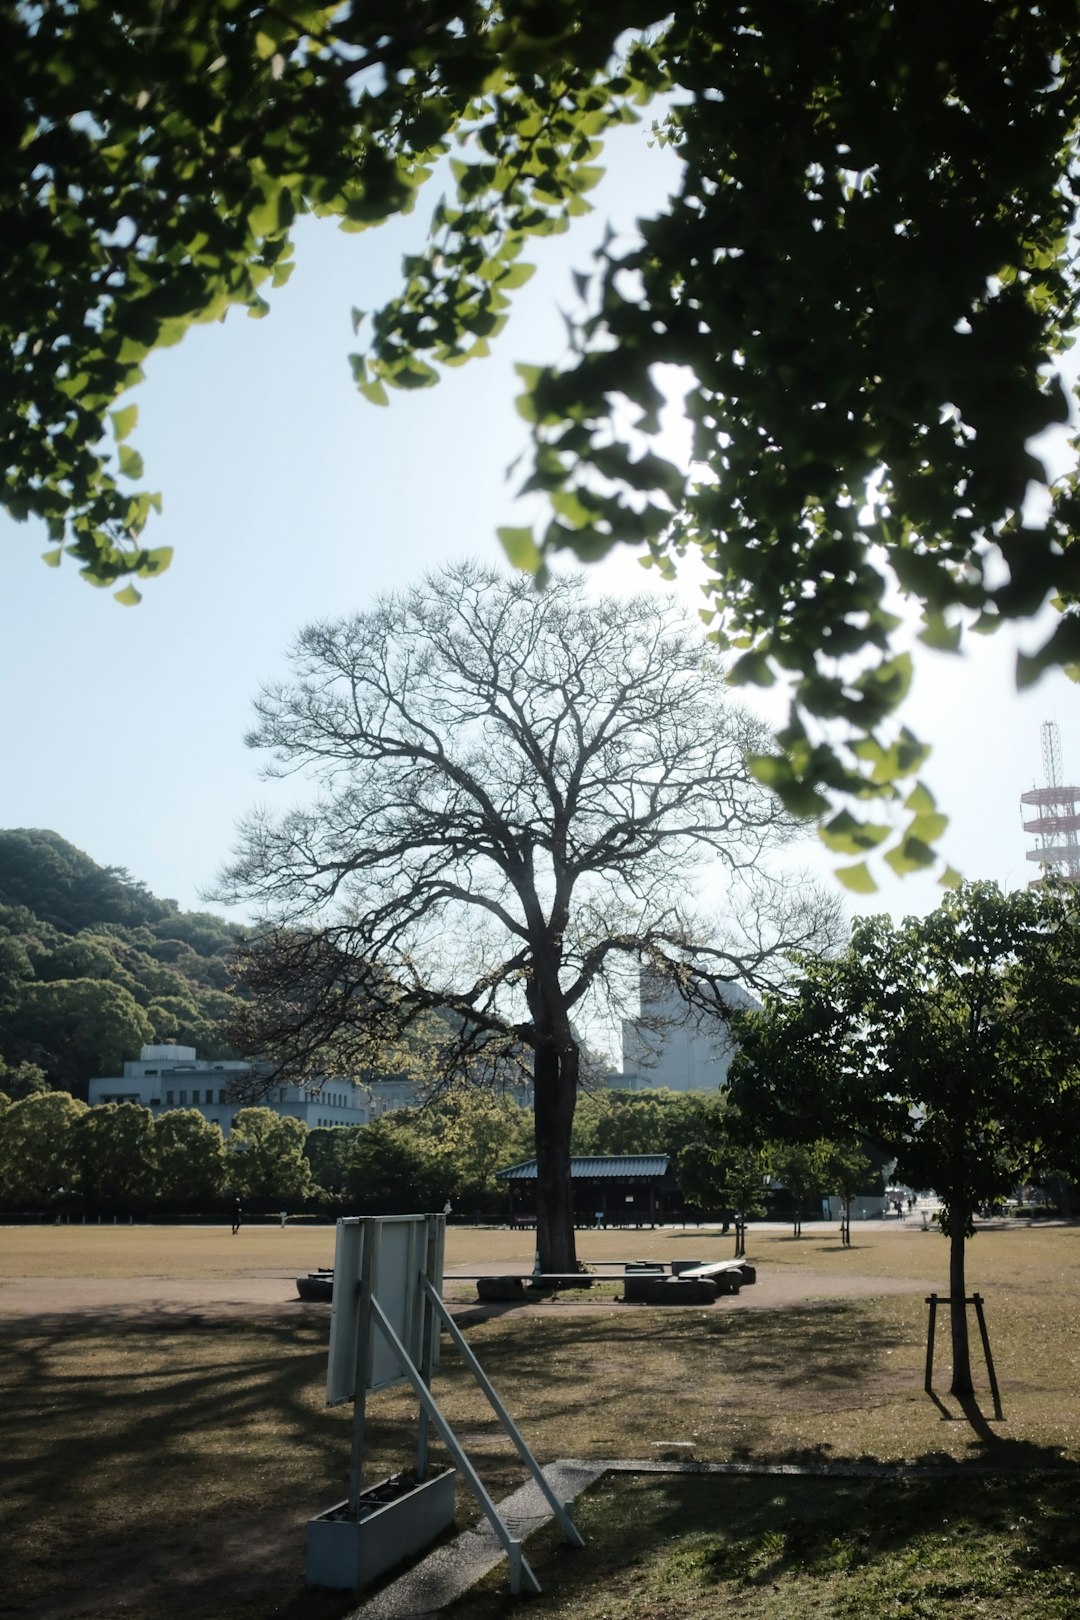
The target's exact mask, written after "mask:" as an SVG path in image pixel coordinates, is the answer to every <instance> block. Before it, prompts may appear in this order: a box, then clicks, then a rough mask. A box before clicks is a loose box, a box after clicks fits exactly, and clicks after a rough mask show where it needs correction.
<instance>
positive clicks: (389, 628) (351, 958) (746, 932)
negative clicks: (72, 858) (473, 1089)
mask: <svg viewBox="0 0 1080 1620" xmlns="http://www.w3.org/2000/svg"><path fill="white" fill-rule="evenodd" d="M293 663H294V668H295V670H296V678H295V681H294V682H293V683H292V684H285V685H281V686H277V687H274V688H271V689H269V690H267V691H266V692H265V693H264V694H263V696H262V697H261V698H260V700H259V702H258V705H257V709H258V716H259V720H258V725H257V727H256V729H255V731H254V732H253V733H252V735H251V737H250V738H249V742H250V743H251V744H252V745H253V746H256V747H260V748H263V749H266V750H267V751H268V752H269V753H270V754H271V756H272V758H273V760H274V762H275V763H274V764H273V766H272V767H271V774H275V773H279V774H284V773H288V774H290V775H292V774H295V773H298V772H307V773H308V774H309V775H310V776H311V777H313V778H314V780H315V781H316V782H317V783H318V784H319V785H320V786H321V788H322V790H323V797H322V798H321V799H320V800H319V801H318V802H316V803H315V804H313V805H312V806H311V807H310V808H307V809H296V810H293V811H290V812H289V813H288V814H287V815H285V816H284V817H283V818H282V820H281V821H280V822H275V821H274V820H273V819H272V818H271V817H270V816H269V815H268V814H267V815H259V816H257V817H255V818H253V819H252V820H251V821H249V822H248V824H247V826H246V828H245V829H244V830H243V836H242V842H241V845H240V848H239V850H238V853H237V856H236V858H235V861H234V864H233V865H232V867H231V868H230V869H229V871H228V872H227V873H226V874H225V876H224V878H223V880H222V884H223V892H224V893H225V894H227V895H229V896H231V897H234V898H237V899H241V898H242V899H243V900H245V901H246V902H248V903H251V902H255V903H261V904H262V906H263V907H264V912H265V914H266V916H267V918H268V926H267V929H266V932H265V934H264V936H263V938H262V939H261V941H259V943H258V944H257V946H255V947H253V948H252V949H251V950H249V951H247V952H246V953H245V955H244V956H243V957H242V960H241V982H242V983H243V984H244V985H245V986H246V988H247V989H248V990H249V992H250V993H251V994H252V996H253V997H254V998H255V1000H254V1001H253V1003H252V1005H251V1007H250V1009H249V1010H248V1012H247V1013H244V1014H242V1015H241V1018H240V1020H239V1022H238V1025H237V1030H236V1033H235V1035H234V1039H236V1040H237V1041H238V1042H239V1043H240V1044H242V1045H243V1047H244V1049H245V1050H247V1051H248V1052H249V1053H251V1054H252V1055H253V1056H266V1057H270V1058H273V1059H275V1060H276V1062H277V1065H278V1069H279V1070H282V1069H285V1070H291V1071H292V1072H293V1073H294V1074H299V1075H303V1076H304V1077H305V1078H311V1077H316V1076H318V1075H319V1074H320V1073H326V1072H334V1073H341V1074H349V1073H362V1072H363V1071H364V1070H365V1069H370V1068H372V1067H374V1066H377V1065H378V1063H379V1061H380V1053H381V1051H382V1049H383V1048H384V1046H385V1045H386V1044H387V1043H394V1042H397V1043H399V1044H400V1042H401V1041H402V1040H403V1038H404V1037H406V1036H407V1035H408V1034H409V1032H411V1031H413V1030H415V1029H416V1028H417V1027H423V1026H422V1020H424V1019H427V1020H428V1021H429V1023H430V1020H431V1017H432V1015H433V1014H438V1015H439V1033H438V1034H435V1033H434V1032H433V1031H430V1030H429V1032H428V1035H429V1038H428V1039H426V1042H425V1047H424V1057H425V1060H426V1062H427V1064H428V1066H429V1071H430V1076H429V1077H430V1078H431V1080H432V1081H433V1082H434V1081H436V1080H438V1079H439V1078H442V1079H444V1080H445V1079H447V1078H450V1077H456V1076H462V1075H464V1076H466V1077H468V1078H471V1079H475V1078H476V1077H477V1073H478V1070H479V1069H480V1068H481V1067H482V1066H486V1069H487V1072H488V1073H489V1075H490V1078H491V1080H492V1082H493V1083H498V1082H499V1081H500V1080H502V1079H505V1077H506V1074H507V1073H508V1072H512V1070H513V1068H514V1067H524V1065H525V1064H526V1063H528V1065H529V1067H530V1068H531V1073H532V1078H533V1094H534V1115H535V1141H536V1155H537V1160H538V1166H539V1182H538V1237H539V1246H540V1258H541V1263H542V1265H543V1266H544V1269H545V1270H547V1271H571V1270H573V1268H574V1264H575V1254H574V1224H573V1200H572V1196H571V1188H570V1150H571V1131H572V1126H573V1119H574V1110H575V1107H576V1104H577V1096H578V1086H579V1081H580V1078H581V1064H580V1042H579V1037H578V1035H577V1033H576V1030H575V1026H574V1022H573V1020H574V1019H575V1018H577V1017H579V1016H580V1015H581V1014H582V1012H583V1011H585V1010H586V1009H587V1007H588V1005H589V1001H590V998H592V999H594V1000H595V998H597V997H607V998H609V999H610V998H613V997H614V998H618V997H619V996H620V995H621V994H623V993H624V991H625V989H626V985H627V979H628V975H629V976H634V975H635V974H636V970H637V968H638V965H639V964H640V963H641V962H642V961H649V962H650V963H651V964H653V966H654V968H655V969H656V970H657V971H660V972H664V973H666V974H667V975H668V976H669V977H670V979H671V980H672V982H673V984H674V985H675V986H676V987H677V988H678V990H679V992H680V993H681V994H682V995H683V996H684V997H685V998H686V999H687V1000H688V1001H691V1002H693V1003H695V1004H697V1005H700V1006H703V1007H705V1008H706V1009H708V1010H709V1011H711V1012H712V1013H713V1014H715V1015H716V1016H718V1017H721V1018H723V1017H725V1016H726V1013H727V1003H726V1001H725V991H726V990H727V987H728V986H729V985H730V984H731V983H732V982H733V981H739V980H746V981H748V982H759V983H766V982H771V981H772V979H773V978H774V977H775V975H776V974H777V973H778V972H780V971H781V970H782V969H783V966H784V964H785V962H786V960H787V955H788V953H789V952H790V951H791V950H792V949H794V948H796V947H798V946H800V945H802V946H804V947H807V948H808V947H810V946H812V945H813V944H814V943H816V942H819V941H822V940H824V939H826V938H827V937H828V936H829V931H830V928H831V924H832V920H833V915H834V911H833V904H832V903H831V902H830V903H829V904H828V905H825V904H824V903H819V902H818V901H817V898H816V896H814V895H813V893H812V892H810V891H808V890H807V888H806V886H805V884H800V883H796V882H792V883H791V884H790V885H789V886H787V887H786V888H785V886H784V884H783V883H782V882H780V881H779V880H777V879H776V878H775V877H770V878H769V880H768V884H767V885H766V884H765V882H764V879H763V878H762V879H761V880H760V887H759V888H755V886H754V878H755V875H756V874H759V873H760V868H761V866H762V863H763V861H764V860H765V858H766V856H767V854H768V852H769V851H770V850H771V849H772V848H774V847H776V846H777V845H779V844H783V843H786V842H788V841H789V840H790V839H791V837H792V836H793V832H794V831H795V829H794V826H793V823H792V822H791V821H790V819H789V818H787V817H786V816H785V815H784V814H783V813H782V812H781V810H780V808H779V806H778V805H777V803H776V801H775V799H774V798H772V797H771V796H770V795H768V794H766V793H764V792H763V791H762V790H761V789H759V788H758V787H757V786H756V784H755V783H754V782H753V781H752V780H751V779H750V778H749V777H748V775H747V773H746V770H745V767H744V764H743V759H744V755H745V753H746V751H747V749H748V748H752V747H753V746H755V740H756V739H757V738H758V737H760V726H759V725H758V723H757V722H756V721H755V720H753V719H752V718H751V717H750V716H749V715H747V714H746V713H745V712H744V711H742V710H741V709H739V708H737V707H735V706H734V705H733V704H731V703H729V702H728V701H727V699H726V696H725V691H724V686H723V677H722V671H721V669H720V667H719V665H718V663H717V662H716V660H715V659H714V658H713V656H712V655H711V654H710V652H709V650H708V648H707V647H706V645H705V644H704V643H703V641H702V640H701V637H700V634H699V632H698V631H697V628H696V626H695V625H694V624H693V622H692V621H690V620H688V618H687V616H686V615H685V614H683V613H682V611H681V610H679V609H676V608H674V607H671V606H669V605H667V604H664V603H662V602H660V601H658V600H657V599H656V598H654V597H637V598H633V599H631V600H626V601H618V600H591V599H589V598H588V597H586V595H585V594H584V589H583V586H582V584H581V582H580V580H578V579H575V578H562V579H559V580H557V581H555V582H553V583H552V585H551V586H550V588H549V589H548V590H547V591H546V592H544V593H543V594H539V595H538V594H537V593H536V592H535V591H534V590H533V588H532V585H531V583H529V582H527V581H524V580H522V579H520V578H519V579H517V580H512V581H508V580H506V579H504V578H502V577H501V576H500V575H498V574H496V573H493V572H491V571H488V570H484V569H480V568H478V567H475V566H473V565H469V564H465V565H461V566H459V567H456V568H452V569H448V570H446V571H444V572H443V573H440V574H436V575H433V576H431V577H430V578H428V579H427V580H426V581H425V582H424V583H423V584H422V585H421V586H419V587H417V588H416V589H414V590H412V591H410V592H409V593H407V594H406V595H403V596H400V597H393V598H388V599H386V600H384V601H382V602H380V603H379V604H378V605H377V606H376V607H375V608H374V609H373V610H372V611H370V612H368V613H364V614H358V615H356V616H355V617H353V618H350V619H345V620H342V621H340V622H338V623H334V624H322V625H314V626H312V627H310V628H309V629H307V630H305V631H304V632H303V633H302V635H301V636H300V638H299V640H298V643H297V646H296V649H295V651H294V654H293ZM709 860H711V861H712V862H713V863H714V864H715V866H716V867H717V868H719V870H720V871H721V872H726V874H727V876H728V877H729V879H730V886H729V894H728V904H729V911H730V913H731V920H730V922H727V923H726V924H724V925H723V927H721V926H720V925H718V924H717V923H716V922H715V921H712V920H709V919H702V918H699V917H698V916H696V915H695V914H694V913H693V912H692V911H691V909H690V907H689V906H688V905H687V904H686V903H685V902H684V900H683V899H682V898H681V896H682V895H683V894H685V893H687V892H689V891H690V890H691V888H692V886H693V884H694V883H695V882H700V881H701V873H702V868H703V866H704V865H705V863H706V862H707V861H709ZM634 982H636V978H635V980H634Z"/></svg>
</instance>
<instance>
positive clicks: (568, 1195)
mask: <svg viewBox="0 0 1080 1620" xmlns="http://www.w3.org/2000/svg"><path fill="white" fill-rule="evenodd" d="M533 1073H534V1110H535V1127H536V1242H537V1248H538V1249H539V1251H540V1270H541V1271H549V1272H560V1271H562V1272H569V1271H576V1270H577V1250H576V1247H575V1242H574V1193H573V1187H572V1186H571V1182H570V1129H571V1126H572V1125H573V1123H574V1108H575V1106H576V1103H577V1082H578V1053H577V1048H576V1046H574V1045H572V1044H571V1045H570V1046H569V1047H564V1048H563V1049H562V1050H561V1051H560V1049H559V1047H558V1046H557V1045H556V1044H555V1042H554V1041H549V1042H545V1043H544V1044H542V1045H540V1046H538V1047H537V1049H536V1063H535V1067H534V1070H533Z"/></svg>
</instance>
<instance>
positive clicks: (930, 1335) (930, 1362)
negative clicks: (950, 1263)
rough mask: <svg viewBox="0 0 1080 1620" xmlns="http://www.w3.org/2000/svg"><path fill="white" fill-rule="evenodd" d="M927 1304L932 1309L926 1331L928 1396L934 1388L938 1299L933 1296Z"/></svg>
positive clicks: (924, 1380) (925, 1383) (925, 1386)
mask: <svg viewBox="0 0 1080 1620" xmlns="http://www.w3.org/2000/svg"><path fill="white" fill-rule="evenodd" d="M926 1303H927V1304H928V1305H929V1307H930V1321H929V1323H928V1324H927V1329H926V1377H925V1378H924V1379H923V1389H924V1390H925V1391H926V1393H927V1394H928V1395H930V1394H932V1393H933V1388H934V1329H935V1327H936V1326H937V1307H938V1297H937V1295H936V1294H931V1295H930V1296H929V1298H928V1299H927V1301H926Z"/></svg>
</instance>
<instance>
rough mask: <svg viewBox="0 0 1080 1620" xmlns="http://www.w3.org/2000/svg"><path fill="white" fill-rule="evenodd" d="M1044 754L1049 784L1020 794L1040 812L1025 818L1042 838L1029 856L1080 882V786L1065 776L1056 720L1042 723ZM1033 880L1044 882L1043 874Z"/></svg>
mask: <svg viewBox="0 0 1080 1620" xmlns="http://www.w3.org/2000/svg"><path fill="white" fill-rule="evenodd" d="M1042 757H1043V775H1044V777H1045V778H1046V786H1045V787H1040V788H1032V789H1031V791H1030V793H1022V794H1021V795H1020V803H1021V804H1027V805H1031V806H1032V808H1033V809H1035V810H1036V812H1037V814H1036V816H1035V818H1034V820H1032V821H1025V822H1024V831H1025V832H1029V833H1034V834H1035V836H1036V838H1037V839H1038V844H1037V845H1036V847H1035V848H1034V849H1029V850H1028V852H1027V858H1028V860H1029V861H1038V863H1039V865H1040V866H1042V867H1045V868H1046V873H1045V875H1047V876H1053V877H1061V878H1066V879H1067V880H1068V881H1069V882H1070V883H1080V811H1078V810H1077V805H1078V804H1080V787H1068V786H1066V785H1065V784H1064V783H1063V782H1062V780H1061V778H1062V769H1061V738H1060V737H1059V735H1058V728H1057V722H1056V721H1055V720H1044V721H1043V723H1042ZM1032 881H1033V882H1034V883H1041V882H1042V878H1034V879H1033V880H1032Z"/></svg>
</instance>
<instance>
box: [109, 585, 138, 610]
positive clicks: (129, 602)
mask: <svg viewBox="0 0 1080 1620" xmlns="http://www.w3.org/2000/svg"><path fill="white" fill-rule="evenodd" d="M113 601H114V602H119V603H120V604H121V606H122V607H135V606H136V605H137V604H138V603H139V602H141V601H142V595H141V593H140V592H139V591H137V590H136V589H135V587H134V585H125V587H124V589H123V590H122V591H114V592H113Z"/></svg>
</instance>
